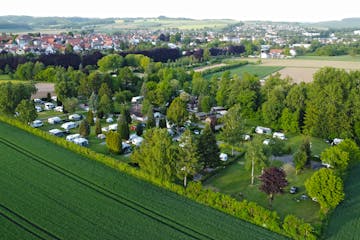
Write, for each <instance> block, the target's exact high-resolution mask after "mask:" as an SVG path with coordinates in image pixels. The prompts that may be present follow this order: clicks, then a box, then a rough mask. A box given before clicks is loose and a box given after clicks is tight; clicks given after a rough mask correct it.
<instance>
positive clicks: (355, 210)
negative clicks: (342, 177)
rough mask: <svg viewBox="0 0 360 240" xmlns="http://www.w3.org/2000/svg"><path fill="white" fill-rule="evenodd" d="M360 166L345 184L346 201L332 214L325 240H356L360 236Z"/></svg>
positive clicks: (353, 170)
mask: <svg viewBox="0 0 360 240" xmlns="http://www.w3.org/2000/svg"><path fill="white" fill-rule="evenodd" d="M359 171H360V165H357V166H356V167H354V168H353V169H352V170H351V171H350V174H349V176H348V178H347V180H346V182H345V200H344V202H342V203H341V204H340V205H339V206H338V207H337V208H336V209H335V211H334V212H333V213H332V214H331V216H330V220H329V222H328V226H326V228H325V234H324V238H325V239H328V240H340V239H356V238H355V237H354V236H360V215H359V208H360V175H359Z"/></svg>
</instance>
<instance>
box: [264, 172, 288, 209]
mask: <svg viewBox="0 0 360 240" xmlns="http://www.w3.org/2000/svg"><path fill="white" fill-rule="evenodd" d="M260 180H261V182H262V183H261V186H260V190H261V191H263V192H264V193H266V194H267V195H268V197H269V205H270V207H272V201H273V200H274V195H275V194H282V193H284V187H286V186H287V185H288V181H287V180H286V174H285V172H284V170H282V169H281V168H277V167H271V168H267V169H265V170H264V172H263V173H262V174H261V176H260Z"/></svg>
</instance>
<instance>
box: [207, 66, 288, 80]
mask: <svg viewBox="0 0 360 240" xmlns="http://www.w3.org/2000/svg"><path fill="white" fill-rule="evenodd" d="M282 68H283V67H280V66H261V65H254V64H247V65H245V66H241V67H238V68H234V69H231V70H229V71H230V72H231V74H232V75H233V74H237V75H238V76H239V77H241V76H242V75H243V74H244V73H249V74H252V75H255V76H257V77H259V78H264V77H266V76H268V75H270V74H272V73H274V72H277V71H279V70H281V69H282ZM222 73H223V71H222V72H217V73H212V74H208V75H205V76H204V77H205V78H206V79H211V78H212V77H213V76H218V77H221V75H222Z"/></svg>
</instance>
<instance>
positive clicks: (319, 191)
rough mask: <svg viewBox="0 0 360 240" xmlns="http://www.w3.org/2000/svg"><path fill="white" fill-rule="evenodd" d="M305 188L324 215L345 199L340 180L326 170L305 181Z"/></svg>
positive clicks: (332, 172)
mask: <svg viewBox="0 0 360 240" xmlns="http://www.w3.org/2000/svg"><path fill="white" fill-rule="evenodd" d="M305 188H306V191H307V192H308V194H309V196H310V197H312V198H313V199H314V200H316V201H317V202H318V203H319V204H320V208H321V210H322V211H323V212H324V213H327V212H328V211H329V210H331V209H334V208H335V207H336V206H337V205H338V204H339V203H340V202H341V201H342V200H343V199H344V197H345V194H344V189H343V188H344V184H343V181H342V179H341V178H340V177H339V176H337V175H336V174H335V172H334V171H333V170H331V169H328V168H322V169H320V170H319V171H317V172H315V173H314V174H313V175H312V176H311V177H310V178H309V179H307V180H306V181H305Z"/></svg>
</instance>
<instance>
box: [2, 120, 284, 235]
mask: <svg viewBox="0 0 360 240" xmlns="http://www.w3.org/2000/svg"><path fill="white" fill-rule="evenodd" d="M0 132H1V136H0V153H1V154H0V189H1V195H0V214H1V215H2V216H6V217H7V218H6V219H4V218H1V220H0V223H1V224H0V232H1V233H2V237H1V238H3V239H31V237H32V236H40V237H36V238H42V239H99V238H101V239H283V237H281V236H279V235H277V234H275V233H272V232H269V231H267V230H266V229H263V228H260V227H257V226H255V225H252V224H250V223H247V222H244V221H241V220H239V219H236V218H233V217H231V216H229V215H226V214H224V213H222V212H219V211H217V210H215V209H212V208H209V207H205V206H203V205H199V204H197V203H195V202H193V201H190V200H188V199H186V198H183V197H181V196H179V195H177V194H175V193H172V192H169V191H166V190H164V189H162V188H159V187H156V186H153V185H151V184H149V183H147V182H143V181H141V180H138V179H136V178H133V177H131V176H128V175H126V174H123V173H121V172H119V171H116V170H114V169H111V168H108V167H106V166H104V165H102V164H100V163H98V162H95V161H92V160H89V159H87V158H85V157H82V156H80V155H77V154H75V153H73V152H70V151H68V150H66V149H64V148H61V147H59V146H56V145H54V144H52V143H50V142H47V141H45V140H43V139H41V138H38V137H35V136H32V135H30V134H28V133H25V132H23V131H21V130H19V129H17V128H14V127H11V126H9V125H7V124H4V123H0ZM4 137H6V139H5V138H4ZM13 223H15V224H17V225H16V226H15V225H14V224H13ZM24 229H28V230H29V231H25V230H24ZM29 232H30V233H29Z"/></svg>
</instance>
